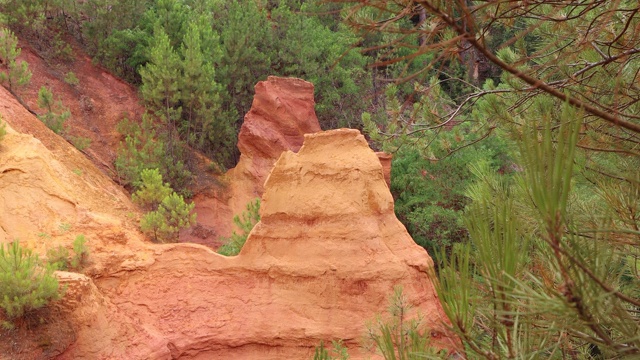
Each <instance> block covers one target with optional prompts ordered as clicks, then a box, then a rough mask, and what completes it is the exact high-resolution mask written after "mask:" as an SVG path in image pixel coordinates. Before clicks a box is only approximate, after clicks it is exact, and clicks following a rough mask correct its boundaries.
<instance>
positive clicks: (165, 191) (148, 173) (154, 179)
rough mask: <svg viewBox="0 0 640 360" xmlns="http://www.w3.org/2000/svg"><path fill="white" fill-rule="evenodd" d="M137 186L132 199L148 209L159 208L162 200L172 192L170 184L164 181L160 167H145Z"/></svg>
mask: <svg viewBox="0 0 640 360" xmlns="http://www.w3.org/2000/svg"><path fill="white" fill-rule="evenodd" d="M136 187H137V190H136V192H135V193H133V195H132V196H131V199H132V200H133V202H134V203H136V204H138V205H140V206H141V207H142V208H144V209H146V210H154V209H157V208H158V205H160V203H162V200H164V198H166V197H167V196H169V195H170V194H171V192H172V191H171V187H169V184H167V183H163V182H162V175H160V171H158V169H143V170H142V171H141V172H140V181H139V182H138V183H137V184H136Z"/></svg>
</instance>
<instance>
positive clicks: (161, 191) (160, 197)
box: [132, 169, 196, 242]
mask: <svg viewBox="0 0 640 360" xmlns="http://www.w3.org/2000/svg"><path fill="white" fill-rule="evenodd" d="M139 177H140V181H139V182H138V184H137V185H138V190H137V191H136V192H135V193H134V194H133V195H132V200H133V202H135V203H137V204H138V205H140V206H142V207H144V208H145V209H147V210H150V211H149V212H147V213H146V214H145V215H144V216H143V217H142V219H141V221H140V229H141V230H142V232H144V233H145V234H147V235H149V236H152V237H153V240H154V241H162V242H171V241H177V240H178V233H179V232H180V230H182V229H184V228H188V227H189V226H192V225H193V224H194V223H195V221H196V214H192V213H191V212H192V211H193V208H194V207H195V204H193V203H191V204H188V203H186V202H185V201H184V197H183V196H182V195H179V194H178V193H176V192H174V191H173V190H172V189H171V187H170V186H169V184H165V183H163V181H162V175H160V172H159V171H158V169H144V170H142V171H141V172H140V176H139Z"/></svg>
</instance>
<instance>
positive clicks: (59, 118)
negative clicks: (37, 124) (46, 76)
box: [38, 86, 71, 135]
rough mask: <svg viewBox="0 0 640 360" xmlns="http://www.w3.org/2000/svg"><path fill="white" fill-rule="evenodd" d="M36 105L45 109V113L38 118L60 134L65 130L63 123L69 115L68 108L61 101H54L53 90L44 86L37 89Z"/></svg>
mask: <svg viewBox="0 0 640 360" xmlns="http://www.w3.org/2000/svg"><path fill="white" fill-rule="evenodd" d="M38 106H39V107H40V108H41V109H44V110H46V113H44V114H43V115H40V116H38V118H39V119H40V120H41V121H42V122H43V123H44V124H45V125H47V127H48V128H49V129H51V130H52V131H53V132H54V133H56V134H59V135H62V134H63V133H64V131H65V126H64V123H65V121H67V119H68V118H69V117H70V116H71V111H69V108H67V107H66V106H64V105H63V104H62V102H61V101H59V100H58V101H55V100H54V98H53V92H52V91H51V90H50V89H48V88H47V87H45V86H42V87H41V88H40V90H39V91H38Z"/></svg>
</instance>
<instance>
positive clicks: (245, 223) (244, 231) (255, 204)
mask: <svg viewBox="0 0 640 360" xmlns="http://www.w3.org/2000/svg"><path fill="white" fill-rule="evenodd" d="M241 216H242V218H240V217H239V216H238V215H236V216H234V217H233V223H234V224H236V226H238V228H240V231H241V232H240V233H239V234H238V233H236V232H235V231H234V232H233V234H231V237H230V238H223V240H224V241H225V244H224V245H222V246H221V247H220V248H219V249H218V254H222V255H225V256H233V255H238V254H239V253H240V250H242V246H244V243H245V242H246V241H247V238H248V237H249V233H250V232H251V230H252V229H253V227H254V226H255V225H256V224H257V223H258V221H260V199H259V198H258V199H255V200H254V201H252V202H250V203H248V204H247V209H246V210H245V211H244V212H243V213H242V215H241Z"/></svg>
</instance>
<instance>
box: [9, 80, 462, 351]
mask: <svg viewBox="0 0 640 360" xmlns="http://www.w3.org/2000/svg"><path fill="white" fill-rule="evenodd" d="M9 97H10V96H9V95H8V93H7V92H6V91H5V90H4V89H0V104H2V106H0V113H2V115H3V117H4V119H5V120H6V121H7V122H8V123H9V129H8V130H9V133H8V134H7V136H6V138H5V140H4V141H3V142H2V143H0V211H2V216H0V228H1V229H2V233H1V234H2V235H1V236H2V239H0V241H3V242H7V241H12V240H13V239H15V238H20V239H21V241H22V243H23V244H26V245H28V246H30V247H32V248H34V249H35V250H36V251H38V252H39V253H40V254H41V255H44V254H45V253H46V250H47V249H48V248H50V247H52V246H57V245H62V246H66V247H67V248H70V245H71V243H72V242H73V238H74V237H75V235H77V234H80V233H82V234H84V235H85V236H86V237H87V239H88V244H87V245H88V247H89V250H90V255H89V265H88V266H87V267H86V268H84V269H83V271H84V274H85V275H86V276H84V275H79V274H69V273H58V277H59V278H60V279H61V282H63V283H64V284H66V285H67V286H68V289H69V290H68V292H67V294H66V295H65V297H64V299H63V300H61V301H60V302H59V303H58V305H57V309H59V313H58V316H57V317H54V318H52V319H50V321H57V323H54V325H55V326H47V327H46V329H49V330H51V329H55V328H56V326H57V325H61V326H60V328H64V329H67V330H68V331H64V332H62V331H61V332H59V333H56V332H55V331H49V332H47V338H46V342H45V343H43V342H42V341H40V340H39V338H35V341H27V340H25V339H24V338H23V337H16V338H12V336H13V335H10V334H9V335H7V336H4V335H6V334H3V336H2V337H1V338H0V353H5V354H9V355H7V356H8V357H9V358H11V359H34V358H35V359H45V358H51V357H52V356H55V354H59V355H57V357H56V358H57V359H257V358H259V359H306V358H310V357H311V356H312V354H313V349H314V347H315V346H317V345H318V344H319V342H320V340H325V341H326V340H331V339H343V340H344V341H345V342H346V344H347V345H348V346H349V347H350V349H351V354H352V358H353V359H361V358H368V357H369V356H370V354H367V353H365V352H364V351H363V350H361V349H359V348H358V346H359V345H360V344H361V339H362V338H363V335H364V333H365V323H366V321H367V320H370V319H374V318H375V316H376V314H382V313H384V312H385V311H386V308H387V299H388V296H389V295H390V294H391V293H392V290H393V288H394V286H397V285H400V286H403V288H404V293H405V295H406V296H407V299H408V301H409V303H411V304H412V305H413V307H414V309H415V310H416V311H418V312H420V313H421V314H422V315H423V316H424V319H425V322H426V326H427V327H426V328H425V331H427V333H428V334H430V335H431V336H432V337H433V343H434V344H435V345H437V346H440V347H443V348H447V349H451V348H453V347H454V346H455V344H454V342H453V341H451V340H450V339H448V338H447V337H446V336H443V334H444V330H443V325H442V324H443V322H444V321H445V317H444V314H443V312H442V310H441V308H440V305H439V303H438V299H437V297H436V295H435V293H434V291H433V286H432V284H431V282H430V280H429V277H428V276H427V271H429V270H430V269H431V268H432V266H433V264H432V261H431V259H430V257H429V255H428V254H427V253H426V252H425V251H424V250H423V249H422V248H420V247H419V246H417V245H416V244H415V243H414V242H413V241H412V240H411V238H410V237H409V235H408V233H407V232H406V229H405V228H404V226H403V225H402V224H401V223H400V222H399V221H398V220H397V219H396V218H395V215H394V212H393V200H392V198H391V195H390V194H389V189H388V187H387V185H386V184H385V182H384V176H383V171H382V166H381V165H380V162H379V161H378V158H377V157H376V155H375V154H374V153H373V151H371V150H370V149H369V148H368V146H367V143H366V141H365V140H364V137H363V136H362V135H360V134H359V132H357V131H355V130H335V131H329V132H320V133H316V134H311V135H305V138H304V145H303V146H302V147H301V148H300V149H299V152H298V153H297V154H295V153H293V152H290V151H288V152H285V153H284V154H282V155H281V157H280V159H279V160H278V161H277V163H276V165H275V167H274V169H273V170H272V171H271V173H270V175H269V176H268V180H267V181H266V187H265V191H264V196H263V203H262V210H261V214H262V221H261V222H260V223H258V224H257V225H256V227H255V228H254V230H253V231H252V233H251V235H250V236H249V239H248V240H247V243H246V245H245V247H244V248H243V250H242V252H241V253H240V255H238V256H235V257H229V258H227V257H224V256H221V255H219V254H216V253H214V252H213V251H212V250H211V249H209V248H207V247H204V246H201V245H195V244H164V245H161V244H152V243H149V242H147V241H145V240H144V238H143V237H142V236H141V234H140V233H139V232H138V231H137V230H136V226H137V224H136V222H137V220H136V219H137V217H138V213H137V212H136V208H135V207H134V206H133V205H132V204H131V203H130V202H129V200H128V198H127V197H126V195H124V194H123V193H122V192H121V191H120V190H119V189H118V188H117V186H115V185H114V184H113V183H112V182H111V181H109V179H108V178H107V177H106V176H105V175H103V174H102V173H101V172H100V171H98V170H97V169H96V168H95V167H94V166H93V165H92V164H91V162H89V161H88V160H86V158H84V157H83V156H82V154H81V153H80V152H78V151H77V150H75V149H74V148H73V147H72V146H71V145H69V144H68V143H66V142H64V140H62V139H61V138H59V137H58V136H57V135H55V134H52V133H50V132H47V131H48V130H47V129H46V128H41V127H40V126H41V124H39V121H38V120H37V119H35V117H33V116H32V115H31V114H30V113H28V112H26V111H24V109H22V110H20V107H19V105H18V104H17V103H15V101H12V100H11V99H9ZM17 116H19V117H20V119H19V120H18V119H16V117H17ZM16 121H21V122H26V123H29V126H32V127H33V128H34V129H37V130H38V131H39V132H40V135H39V138H38V139H35V138H33V137H32V136H31V135H24V134H19V133H17V132H15V131H14V130H13V129H12V127H13V124H14V122H16ZM43 143H49V144H51V146H52V149H50V148H49V145H47V146H45V145H43ZM65 324H66V325H65ZM62 325H65V326H62ZM69 329H72V332H71V333H70V331H71V330H69ZM35 334H36V333H35V332H33V331H31V332H29V333H27V334H23V335H26V336H36V335H35ZM58 334H59V335H58ZM56 336H61V337H62V336H64V337H63V338H56ZM31 340H33V339H31ZM17 341H21V344H23V346H22V347H20V348H19V349H17V350H16V349H14V348H12V346H13V345H11V344H13V343H15V342H17ZM47 344H52V345H47ZM69 344H70V345H69ZM54 345H55V349H49V351H43V349H42V347H43V346H44V347H47V346H54ZM12 349H13V350H12ZM9 350H10V351H13V352H11V353H8V352H6V351H9ZM54 350H55V351H54Z"/></svg>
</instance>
